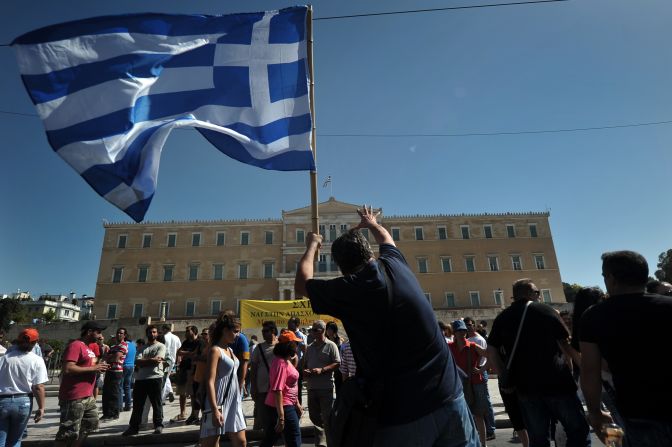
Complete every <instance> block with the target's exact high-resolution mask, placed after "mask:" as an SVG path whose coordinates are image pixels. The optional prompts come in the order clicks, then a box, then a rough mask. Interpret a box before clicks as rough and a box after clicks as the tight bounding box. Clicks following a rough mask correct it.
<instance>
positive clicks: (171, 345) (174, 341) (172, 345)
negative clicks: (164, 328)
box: [163, 332, 182, 368]
mask: <svg viewBox="0 0 672 447" xmlns="http://www.w3.org/2000/svg"><path fill="white" fill-rule="evenodd" d="M163 337H164V338H165V340H166V343H165V345H166V353H167V354H168V357H169V359H167V360H168V361H169V363H170V367H171V368H172V367H173V365H175V362H176V361H177V351H178V350H179V349H180V347H181V346H182V340H180V337H178V336H177V335H175V334H173V333H172V332H168V333H166V334H164V336H163Z"/></svg>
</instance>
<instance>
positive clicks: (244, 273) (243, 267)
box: [238, 264, 247, 279]
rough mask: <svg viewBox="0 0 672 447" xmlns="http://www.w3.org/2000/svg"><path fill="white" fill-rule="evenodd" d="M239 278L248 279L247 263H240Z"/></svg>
mask: <svg viewBox="0 0 672 447" xmlns="http://www.w3.org/2000/svg"><path fill="white" fill-rule="evenodd" d="M238 279H247V264H238Z"/></svg>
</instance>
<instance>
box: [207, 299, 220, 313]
mask: <svg viewBox="0 0 672 447" xmlns="http://www.w3.org/2000/svg"><path fill="white" fill-rule="evenodd" d="M221 309H222V302H221V301H220V300H212V301H211V302H210V315H219V312H220V310H221Z"/></svg>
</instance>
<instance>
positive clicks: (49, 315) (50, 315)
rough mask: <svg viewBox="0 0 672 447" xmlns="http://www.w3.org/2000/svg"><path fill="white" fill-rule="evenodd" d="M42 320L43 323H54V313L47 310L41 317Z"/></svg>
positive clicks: (52, 310)
mask: <svg viewBox="0 0 672 447" xmlns="http://www.w3.org/2000/svg"><path fill="white" fill-rule="evenodd" d="M42 318H44V321H47V322H49V321H54V320H55V319H56V312H54V309H49V310H48V311H47V312H45V314H44V315H43V316H42Z"/></svg>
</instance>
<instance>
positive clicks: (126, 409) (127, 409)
mask: <svg viewBox="0 0 672 447" xmlns="http://www.w3.org/2000/svg"><path fill="white" fill-rule="evenodd" d="M131 410H132V408H131V406H130V405H128V406H125V407H124V411H131Z"/></svg>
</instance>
